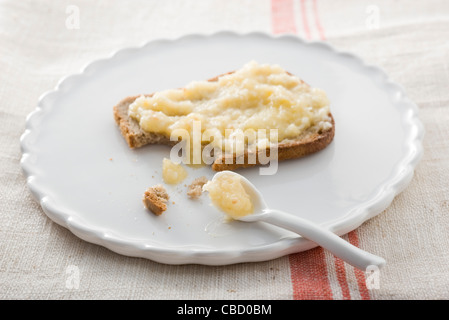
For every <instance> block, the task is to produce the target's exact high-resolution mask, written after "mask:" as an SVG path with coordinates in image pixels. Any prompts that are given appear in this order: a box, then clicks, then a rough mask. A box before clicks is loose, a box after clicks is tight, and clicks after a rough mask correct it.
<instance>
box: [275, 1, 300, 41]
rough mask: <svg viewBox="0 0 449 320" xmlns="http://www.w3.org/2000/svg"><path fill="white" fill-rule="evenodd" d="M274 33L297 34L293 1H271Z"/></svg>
mask: <svg viewBox="0 0 449 320" xmlns="http://www.w3.org/2000/svg"><path fill="white" fill-rule="evenodd" d="M271 23H272V27H273V33H276V34H279V33H296V25H295V14H294V10H293V0H271Z"/></svg>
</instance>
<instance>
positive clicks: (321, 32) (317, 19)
mask: <svg viewBox="0 0 449 320" xmlns="http://www.w3.org/2000/svg"><path fill="white" fill-rule="evenodd" d="M312 5H313V16H314V18H315V26H316V28H317V30H318V33H319V35H320V40H326V36H325V35H324V29H323V26H322V25H321V21H320V15H319V14H318V4H317V0H313V3H312Z"/></svg>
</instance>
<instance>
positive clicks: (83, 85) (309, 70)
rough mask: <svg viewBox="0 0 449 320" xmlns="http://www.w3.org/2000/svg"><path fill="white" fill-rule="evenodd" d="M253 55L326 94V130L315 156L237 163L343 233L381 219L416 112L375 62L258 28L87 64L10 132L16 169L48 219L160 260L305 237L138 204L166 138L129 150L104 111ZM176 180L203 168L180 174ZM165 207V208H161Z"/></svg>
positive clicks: (417, 132) (207, 212)
mask: <svg viewBox="0 0 449 320" xmlns="http://www.w3.org/2000/svg"><path fill="white" fill-rule="evenodd" d="M250 60H256V61H258V62H260V63H276V64H279V65H281V66H282V67H284V68H285V69H286V70H288V71H290V72H291V73H293V74H295V75H297V76H299V77H300V78H302V79H304V80H305V81H306V82H308V83H309V84H311V85H312V86H314V87H319V88H322V89H324V90H325V91H326V92H327V93H328V96H329V98H330V100H331V110H332V113H333V115H334V118H335V121H336V135H335V139H334V141H333V142H332V144H331V145H329V146H328V147H327V148H326V149H324V150H323V151H321V152H319V153H316V154H314V155H311V156H308V157H306V158H303V159H297V160H290V161H286V162H281V163H280V166H279V170H278V172H277V173H276V174H275V175H272V176H261V175H259V171H258V169H257V168H252V169H245V170H242V171H240V173H241V174H243V175H244V176H245V177H247V178H248V179H250V180H251V181H252V182H253V183H254V184H255V185H256V186H257V187H258V188H259V189H260V191H261V192H262V193H263V194H264V195H265V198H266V201H267V203H268V205H269V206H270V207H272V208H275V209H280V210H283V211H287V212H291V213H292V214H296V215H300V216H302V217H305V218H308V219H310V220H312V221H314V222H317V223H319V224H321V225H324V226H325V227H327V228H329V229H331V230H332V231H334V232H335V233H337V234H340V235H341V234H344V233H347V232H349V231H351V230H353V229H355V228H356V227H358V226H359V225H360V224H362V223H363V222H364V221H366V220H367V219H369V218H371V217H373V216H375V215H377V214H379V213H380V212H382V211H383V210H384V209H385V208H387V206H388V205H389V204H390V203H391V201H392V200H393V198H394V196H395V195H397V194H398V193H399V192H400V191H402V190H403V188H404V187H405V186H406V185H407V183H408V182H409V181H410V180H411V178H412V175H413V170H414V167H415V165H416V164H417V162H418V161H419V159H420V156H421V153H422V147H421V140H422V136H423V131H424V130H423V127H422V125H421V123H420V121H419V120H418V116H417V107H416V105H415V104H413V103H412V102H411V101H410V100H408V99H407V98H406V97H405V96H404V92H403V90H402V89H401V88H400V87H399V86H398V85H396V84H394V83H392V82H391V81H389V80H388V79H387V77H386V75H385V74H384V72H382V71H381V70H379V69H378V68H376V67H370V66H367V65H365V64H364V63H363V62H362V61H361V60H360V59H359V58H357V57H355V56H354V55H351V54H347V53H341V52H338V51H336V50H335V49H333V48H331V47H330V46H329V45H327V44H325V43H321V42H305V41H303V40H301V39H299V38H297V37H295V36H278V37H273V36H269V35H266V34H262V33H250V34H243V35H239V34H235V33H230V32H220V33H216V34H213V35H189V36H184V37H182V38H179V39H175V40H160V41H152V42H149V43H146V44H144V45H142V46H140V47H138V48H128V49H124V50H120V51H118V52H116V53H114V54H113V55H112V56H110V57H109V58H106V59H103V60H98V61H94V62H93V63H91V64H89V65H88V66H87V67H86V68H84V69H83V71H82V72H81V73H79V74H76V75H72V76H69V77H66V78H64V79H62V80H61V81H60V83H59V84H58V86H57V87H56V88H55V89H54V90H53V91H51V92H48V93H46V94H44V95H43V96H42V97H41V98H40V100H39V103H38V106H37V109H36V111H34V112H33V113H32V114H30V116H29V117H28V119H27V124H26V131H25V133H24V134H23V136H22V138H21V146H22V151H23V157H22V161H21V163H22V168H23V171H24V173H25V175H26V177H27V182H28V186H29V189H30V190H31V192H32V193H33V194H34V196H35V197H36V198H37V200H38V201H39V202H40V204H41V205H42V208H43V210H44V211H45V213H46V214H47V215H48V216H49V217H50V218H51V219H52V220H54V221H55V222H56V223H58V224H60V225H62V226H65V227H67V228H68V229H70V230H71V231H72V232H73V233H74V234H75V235H77V236H78V237H80V238H82V239H84V240H86V241H89V242H93V243H96V244H99V245H102V246H105V247H107V248H109V249H111V250H113V251H115V252H118V253H120V254H124V255H128V256H138V257H145V258H149V259H152V260H155V261H158V262H162V263H168V264H185V263H196V264H207V265H225V264H231V263H237V262H249V261H264V260H269V259H273V258H277V257H280V256H283V255H286V254H289V253H293V252H299V251H303V250H306V249H309V248H312V247H314V246H315V244H314V243H312V242H310V241H308V240H306V239H304V238H301V237H299V236H297V235H296V234H293V233H291V232H288V231H284V230H282V229H279V228H276V227H274V226H269V225H264V224H263V223H253V224H248V223H244V222H232V223H223V222H222V220H221V217H222V214H221V213H220V212H219V211H217V210H216V209H215V208H213V207H212V206H210V204H209V199H208V198H207V196H206V195H203V196H202V198H201V200H200V201H191V200H189V199H188V198H187V196H186V189H187V188H186V187H185V186H184V183H182V184H181V185H178V186H175V187H168V191H169V193H170V195H171V199H170V204H169V206H168V207H169V208H168V210H167V211H166V212H165V213H164V214H163V215H162V216H159V217H156V216H154V215H153V214H151V213H149V212H148V211H147V210H146V209H144V207H143V205H142V201H141V198H142V194H143V192H144V190H146V188H147V187H149V186H151V185H154V184H156V183H160V182H162V178H161V164H162V159H163V158H164V157H168V155H169V150H170V149H169V148H168V147H166V146H147V147H143V148H141V149H139V150H130V149H129V148H128V146H127V145H126V143H125V141H124V139H123V138H122V136H121V135H120V133H119V130H118V128H117V126H116V124H115V122H114V120H113V116H112V107H113V106H114V105H115V104H116V103H117V102H118V101H120V100H121V99H122V98H124V97H126V96H129V95H136V94H141V93H151V92H154V91H158V90H162V89H168V88H175V87H182V86H183V85H185V84H186V83H188V82H190V81H191V80H201V79H208V78H211V77H213V76H215V75H219V74H222V73H224V72H227V71H231V70H235V69H238V68H240V67H241V66H243V65H244V64H245V63H246V62H248V61H250ZM187 169H188V171H189V177H188V178H187V180H186V184H188V183H190V182H191V181H192V180H193V179H194V178H195V177H199V176H201V175H205V176H207V177H209V178H211V177H212V176H213V174H214V172H212V170H211V169H210V168H208V167H203V168H200V169H193V168H187ZM172 202H174V203H172Z"/></svg>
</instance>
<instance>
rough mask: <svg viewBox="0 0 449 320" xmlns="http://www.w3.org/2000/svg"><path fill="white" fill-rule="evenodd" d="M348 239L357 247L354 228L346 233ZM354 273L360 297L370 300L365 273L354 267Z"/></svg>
mask: <svg viewBox="0 0 449 320" xmlns="http://www.w3.org/2000/svg"><path fill="white" fill-rule="evenodd" d="M348 240H349V243H351V244H352V245H354V246H356V247H359V245H360V244H359V236H358V235H357V231H356V230H354V231H351V232H349V233H348ZM354 274H355V278H356V280H357V286H358V287H359V292H360V297H361V298H362V300H370V295H369V290H368V288H367V287H366V276H365V273H364V272H363V271H362V270H359V269H356V268H354Z"/></svg>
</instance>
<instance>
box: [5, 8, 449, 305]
mask: <svg viewBox="0 0 449 320" xmlns="http://www.w3.org/2000/svg"><path fill="white" fill-rule="evenodd" d="M221 30H231V31H237V32H240V33H244V32H250V31H262V32H266V33H274V34H282V33H293V34H297V35H298V36H300V37H303V38H305V39H310V40H321V41H326V42H329V43H330V44H332V45H333V46H335V47H336V48H337V49H340V50H343V51H349V52H353V53H355V54H356V55H359V56H360V57H362V58H363V59H364V60H365V61H366V62H367V63H369V64H374V65H378V66H380V67H382V68H383V69H384V70H385V71H386V72H387V74H388V76H389V77H390V78H391V79H392V80H393V81H395V82H397V83H399V84H401V85H402V86H403V87H404V88H405V90H406V92H407V94H408V96H409V98H411V99H412V100H413V101H414V102H415V103H416V104H417V105H418V106H419V109H420V118H421V120H422V122H423V123H424V126H425V128H426V135H425V138H424V156H423V158H422V160H421V162H420V163H419V165H418V166H417V168H416V171H415V175H414V178H413V180H412V181H411V183H410V185H409V186H408V187H407V189H406V190H405V191H404V192H402V193H401V194H400V195H399V196H397V197H396V198H395V200H394V201H393V203H392V204H391V206H390V207H388V208H387V209H386V210H385V211H384V212H383V213H381V214H380V215H378V216H376V217H375V218H372V219H370V220H369V221H367V222H365V223H364V224H363V225H361V226H360V227H359V228H357V229H356V230H354V231H352V232H350V233H349V234H347V235H345V236H343V238H344V239H346V240H347V241H349V242H351V243H353V244H355V245H357V246H359V247H360V248H362V249H364V250H367V251H369V252H372V253H374V254H377V255H379V256H382V257H384V258H385V259H386V260H387V266H386V267H385V268H384V269H382V270H381V271H380V272H379V273H378V274H377V275H378V278H377V279H375V280H376V281H375V282H373V281H371V280H373V279H370V278H369V277H370V276H371V274H368V273H365V272H362V271H359V270H356V269H354V268H353V267H352V266H350V265H348V264H346V263H344V262H343V261H341V260H340V259H337V258H334V256H332V255H331V254H329V253H328V252H326V251H325V250H323V249H321V248H315V249H312V250H309V251H305V252H301V253H297V254H292V255H289V256H285V257H281V258H278V259H275V260H271V261H266V262H259V263H241V264H235V265H228V266H213V267H211V266H202V265H182V266H173V265H165V264H160V263H156V262H153V261H150V260H146V259H141V258H130V257H126V256H122V255H119V254H116V253H113V252H111V251H109V250H108V249H105V248H103V247H101V246H98V245H94V244H90V243H87V242H85V241H83V240H80V239H79V238H77V237H76V236H75V235H73V234H72V233H71V232H70V231H68V230H67V229H65V228H63V227H61V226H59V225H57V224H56V223H54V222H52V221H51V220H50V219H49V218H47V217H46V215H45V214H44V212H43V211H42V209H41V208H40V206H39V204H38V203H36V201H35V200H34V199H33V198H32V196H31V194H30V192H29V190H28V189H27V186H26V180H25V178H24V176H23V174H22V172H21V168H20V157H21V151H20V146H19V139H20V135H21V134H22V133H23V131H24V128H25V117H26V115H27V114H29V113H30V112H31V111H33V110H34V108H35V107H36V103H37V100H38V98H39V96H40V95H41V94H42V93H43V92H45V91H48V90H51V89H52V88H54V87H55V85H56V84H57V82H58V80H59V79H60V78H61V77H63V76H66V75H69V74H71V73H75V72H78V71H79V70H80V69H81V68H82V67H83V66H84V65H85V64H87V63H88V62H90V61H91V60H94V59H98V58H104V57H107V56H108V55H109V54H110V53H111V52H113V51H115V50H117V49H120V48H123V47H126V46H135V45H139V44H141V43H142V42H144V41H148V40H151V39H158V38H165V37H170V38H173V37H178V36H182V35H184V34H188V33H203V34H204V33H207V34H208V33H212V32H215V31H221ZM448 39H449V2H448V1H445V0H430V1H419V0H415V1H411V0H407V1H406V0H396V1H390V0H253V1H251V0H244V1H242V0H226V1H224V0H223V1H219V0H195V1H181V0H178V1H174V0H168V1H137V0H133V1H126V2H125V1H112V0H107V1H106V0H105V1H87V0H82V1H81V0H70V1H44V0H22V1H15V0H3V1H1V2H0V79H1V85H0V119H1V125H0V159H1V162H0V215H1V220H0V298H1V299H273V300H274V299H277V300H280V299H363V300H367V299H448V298H449V268H448V266H449V249H448V248H449V232H448V230H449V187H448V177H449V140H448V136H449V87H448V85H449V40H448ZM370 281H371V282H370Z"/></svg>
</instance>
